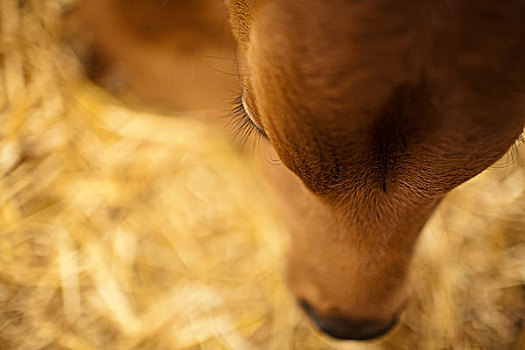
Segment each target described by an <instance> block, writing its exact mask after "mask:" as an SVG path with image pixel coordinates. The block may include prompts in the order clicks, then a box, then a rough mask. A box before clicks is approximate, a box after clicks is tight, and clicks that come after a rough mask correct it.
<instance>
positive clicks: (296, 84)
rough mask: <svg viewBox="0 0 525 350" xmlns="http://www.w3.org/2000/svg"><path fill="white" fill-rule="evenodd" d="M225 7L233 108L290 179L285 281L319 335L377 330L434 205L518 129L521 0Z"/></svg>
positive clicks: (265, 2)
mask: <svg viewBox="0 0 525 350" xmlns="http://www.w3.org/2000/svg"><path fill="white" fill-rule="evenodd" d="M227 5H228V6H229V9H230V15H231V22H232V25H233V32H234V35H235V36H236V37H237V38H238V51H239V52H238V56H239V68H240V73H241V77H242V78H241V79H242V100H243V105H244V108H245V110H246V112H247V115H248V116H249V118H250V120H251V122H252V123H254V125H255V126H256V127H257V128H258V129H259V131H260V132H262V133H263V134H264V135H265V136H267V138H268V141H269V142H270V144H271V145H272V147H273V148H274V150H275V152H276V153H277V155H278V156H279V158H280V159H281V160H282V163H283V164H284V165H285V166H286V168H288V169H289V170H291V172H292V173H291V175H290V174H284V173H283V174H282V177H281V178H279V180H278V181H277V183H278V184H277V185H278V187H280V188H281V192H283V196H282V197H283V201H284V202H286V203H287V207H288V209H289V213H290V215H289V217H290V218H291V220H290V222H291V223H290V229H291V232H292V244H291V249H290V253H289V264H288V276H289V282H290V286H291V289H292V291H293V292H294V294H295V296H296V297H297V299H298V300H299V301H300V303H301V304H302V306H303V307H304V309H305V310H306V311H307V313H308V314H310V316H311V317H312V318H313V319H314V320H315V322H316V323H317V325H318V326H319V328H321V329H322V330H324V331H325V332H327V333H328V334H330V335H332V336H334V337H336V338H342V339H370V338H374V337H377V336H379V335H381V334H383V333H385V332H386V331H388V329H390V328H391V327H392V325H393V324H394V323H395V320H396V318H397V316H398V315H399V313H400V312H401V310H402V308H403V306H404V304H405V303H406V300H407V274H408V271H409V267H410V261H411V257H412V255H413V251H414V247H415V244H416V241H417V238H418V235H419V232H420V231H421V229H422V227H423V225H424V224H425V222H426V221H427V219H428V218H429V216H430V215H431V214H432V212H433V210H434V208H435V207H436V205H437V204H438V203H439V201H440V200H441V199H442V198H443V197H444V196H445V195H446V193H447V192H449V191H450V190H452V189H453V188H454V187H456V186H458V185H459V184H461V183H463V182H464V181H466V180H468V179H470V178H472V177H473V176H475V175H477V174H478V173H480V172H481V171H483V170H484V169H486V168H487V167H489V166H490V165H491V164H492V163H493V162H495V161H496V160H497V159H498V158H499V157H501V156H502V155H503V154H504V153H505V152H506V151H507V150H508V149H509V147H510V146H511V145H512V144H513V143H514V142H515V141H516V139H517V138H518V136H519V134H520V133H521V132H522V130H523V127H524V121H525V118H524V115H525V114H524V106H525V104H524V96H525V95H524V92H525V84H524V83H525V21H523V18H525V1H523V0H509V1H505V2H497V1H489V0H477V1H474V0H471V1H469V0H461V1H460V0H447V1H438V2H436V1H415V0H414V1H410V0H406V1H399V0H397V1H394V0H372V1H368V0H367V1H365V0H356V1H350V0H324V1H318V0H230V1H227Z"/></svg>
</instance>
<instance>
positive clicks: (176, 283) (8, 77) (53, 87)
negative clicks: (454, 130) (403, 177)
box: [0, 0, 525, 350]
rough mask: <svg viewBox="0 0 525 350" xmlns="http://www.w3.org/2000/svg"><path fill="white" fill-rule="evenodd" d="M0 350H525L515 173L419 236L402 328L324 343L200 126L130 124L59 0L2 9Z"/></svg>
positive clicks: (240, 165)
mask: <svg viewBox="0 0 525 350" xmlns="http://www.w3.org/2000/svg"><path fill="white" fill-rule="evenodd" d="M0 4H1V5H0V11H1V13H0V16H1V17H0V20H1V35H0V50H1V51H0V119H1V123H0V135H1V137H0V172H1V180H0V349H2V350H3V349H337V348H339V349H525V333H524V331H523V320H524V316H525V288H524V284H525V157H524V156H523V151H522V152H521V153H520V152H515V154H514V155H509V156H506V157H505V158H504V159H502V160H501V161H500V163H498V165H495V166H494V167H492V168H491V169H490V170H488V171H486V172H485V173H483V174H482V175H481V176H479V177H477V178H476V179H474V180H473V181H470V182H469V183H467V184H465V185H463V186H461V187H460V188H459V189H458V190H456V191H454V192H453V193H452V194H451V195H450V196H449V197H448V198H447V199H446V200H445V201H444V203H443V204H442V205H441V206H440V208H439V210H438V211H437V213H436V215H434V217H433V218H432V220H431V222H430V223H429V224H428V225H427V227H426V229H425V232H424V233H423V237H422V240H421V243H420V247H419V249H418V255H417V258H416V261H415V264H414V271H413V274H412V275H413V276H412V280H413V282H412V293H413V299H412V301H411V304H410V305H409V307H408V310H407V312H406V313H405V314H404V315H403V318H402V322H401V325H400V327H398V328H397V329H396V331H395V332H393V333H392V334H391V335H389V336H387V337H385V338H384V339H382V340H380V341H375V342H371V343H355V342H347V343H341V342H339V343H338V342H334V341H330V340H328V339H326V338H325V337H323V336H320V335H317V333H316V332H315V331H314V330H313V329H312V328H311V327H310V326H309V324H308V322H307V321H306V320H305V319H304V317H302V316H301V315H300V313H299V312H298V311H297V310H296V307H295V305H294V303H293V300H292V299H291V297H290V296H289V295H288V292H287V290H286V287H285V283H284V281H283V278H282V268H283V264H284V257H283V252H284V248H285V247H286V230H285V228H284V227H283V225H282V224H281V222H280V221H279V218H278V216H277V215H276V213H275V212H274V209H273V206H272V203H271V200H270V199H269V198H268V197H267V195H266V194H265V190H264V184H263V182H262V181H261V179H260V177H259V175H258V171H257V165H256V164H255V163H254V162H253V161H252V160H250V157H247V156H246V155H240V154H238V152H236V151H235V150H234V149H233V148H231V147H230V145H229V141H228V140H227V138H225V137H224V134H223V133H221V132H219V131H217V130H216V129H214V128H212V127H210V126H208V125H206V123H204V122H203V121H202V120H200V119H201V118H200V117H202V114H203V113H208V114H209V113H210V112H199V111H195V112H191V111H187V112H180V113H179V114H180V115H175V116H173V115H171V116H169V117H168V116H162V115H156V114H152V113H146V112H138V111H136V110H133V109H131V108H129V107H127V106H126V105H125V104H123V103H122V102H119V101H117V100H115V99H114V98H112V97H110V96H109V95H108V94H107V93H106V92H104V91H103V90H101V89H100V88H98V87H96V86H94V85H93V84H92V83H90V82H89V81H88V80H87V79H86V78H85V77H84V76H83V74H82V70H81V67H80V65H79V63H78V61H77V59H76V58H75V56H74V55H73V54H72V51H71V49H70V47H68V46H67V45H66V44H64V42H63V41H61V40H60V38H61V37H62V35H63V29H62V28H63V21H64V20H63V19H64V11H66V10H69V9H70V8H71V6H72V5H73V2H72V1H66V0H58V1H57V0H55V1H45V0H26V1H15V0H0Z"/></svg>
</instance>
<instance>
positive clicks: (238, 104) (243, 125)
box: [231, 94, 268, 146]
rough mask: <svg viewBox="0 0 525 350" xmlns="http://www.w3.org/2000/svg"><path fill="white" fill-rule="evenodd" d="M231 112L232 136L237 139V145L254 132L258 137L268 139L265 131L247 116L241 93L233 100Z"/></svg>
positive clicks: (244, 141) (241, 143) (243, 142)
mask: <svg viewBox="0 0 525 350" xmlns="http://www.w3.org/2000/svg"><path fill="white" fill-rule="evenodd" d="M232 112H233V114H232V123H231V125H232V127H233V136H234V137H235V138H236V139H237V140H238V143H239V145H241V146H242V145H244V144H245V143H246V141H247V140H248V138H249V137H250V136H252V135H253V134H254V133H255V134H256V135H257V136H259V137H263V138H265V139H268V136H267V135H266V133H265V132H264V131H263V130H261V129H260V128H259V127H258V126H257V125H255V124H254V122H253V121H252V120H251V119H250V117H249V116H248V113H247V112H246V109H245V108H244V104H243V102H242V94H241V95H239V96H238V97H237V98H236V99H235V100H234V101H233V106H232Z"/></svg>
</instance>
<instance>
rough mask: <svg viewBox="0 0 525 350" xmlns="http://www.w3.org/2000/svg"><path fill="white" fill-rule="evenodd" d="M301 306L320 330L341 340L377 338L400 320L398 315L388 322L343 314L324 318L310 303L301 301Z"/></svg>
mask: <svg viewBox="0 0 525 350" xmlns="http://www.w3.org/2000/svg"><path fill="white" fill-rule="evenodd" d="M301 306H302V307H303V309H304V310H305V311H306V313H307V314H308V316H310V318H311V319H312V320H313V322H314V323H315V325H316V326H317V328H319V330H321V331H322V332H324V333H326V334H327V335H329V336H331V337H332V338H335V339H341V340H371V339H376V338H379V337H381V336H382V335H384V334H386V333H388V332H389V331H390V330H391V329H392V328H394V326H395V325H396V324H397V321H398V317H397V316H396V317H394V319H393V320H391V321H388V322H385V321H380V320H373V319H357V320H353V319H350V318H346V317H341V316H338V317H326V318H322V317H320V316H319V315H318V314H317V312H316V311H315V310H314V309H313V308H312V307H311V306H310V305H309V304H308V303H306V302H304V301H301Z"/></svg>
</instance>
